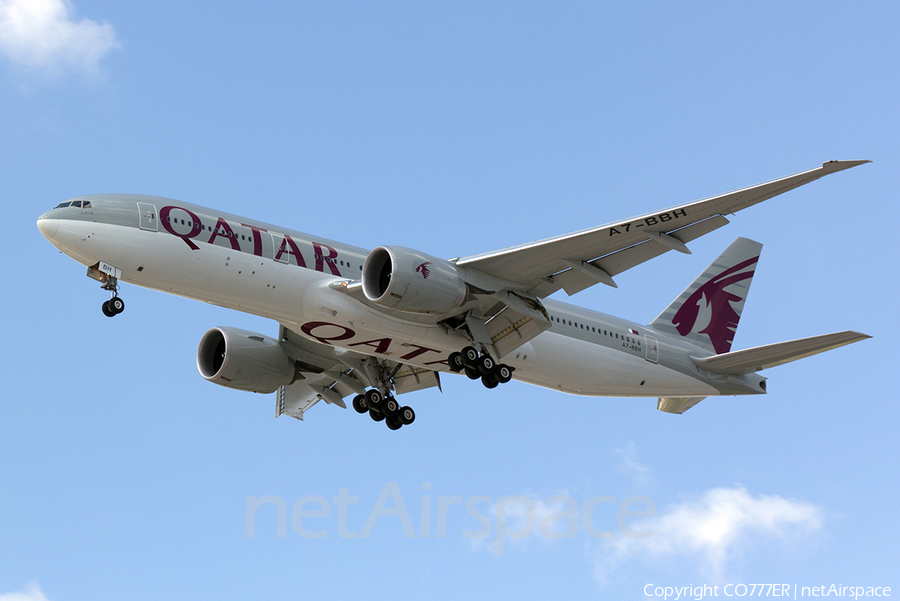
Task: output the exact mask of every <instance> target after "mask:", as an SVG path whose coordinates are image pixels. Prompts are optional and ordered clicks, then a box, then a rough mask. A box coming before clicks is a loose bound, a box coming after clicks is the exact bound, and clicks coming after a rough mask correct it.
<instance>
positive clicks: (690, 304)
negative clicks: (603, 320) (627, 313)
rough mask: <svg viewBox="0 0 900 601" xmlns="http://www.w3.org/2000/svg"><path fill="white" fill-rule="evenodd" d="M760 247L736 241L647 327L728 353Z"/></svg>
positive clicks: (740, 240) (745, 240)
mask: <svg viewBox="0 0 900 601" xmlns="http://www.w3.org/2000/svg"><path fill="white" fill-rule="evenodd" d="M761 250H762V244H760V243H759V242H754V241H753V240H749V239H747V238H738V239H737V240H735V241H734V242H732V243H731V246H729V247H728V248H726V249H725V252H723V253H722V254H721V255H719V257H718V258H717V259H716V260H715V261H713V262H712V263H711V264H710V265H709V267H707V268H706V269H705V270H704V271H703V273H702V274H701V275H700V277H698V278H697V279H696V280H694V281H693V283H691V285H690V286H688V287H687V288H686V289H685V291H684V292H682V293H681V294H680V295H679V296H678V298H677V299H675V301H674V302H673V303H672V304H671V305H669V306H668V307H666V309H665V311H663V312H662V313H660V314H659V316H658V317H657V318H656V319H654V320H653V321H652V322H650V327H652V328H654V329H656V330H658V331H660V332H664V333H666V334H669V335H670V336H681V337H683V338H686V339H688V340H689V341H690V342H692V343H693V344H696V345H698V346H700V347H703V348H705V349H708V350H710V351H713V352H715V353H727V352H728V351H730V350H731V343H732V341H733V340H734V333H735V330H737V326H738V321H739V320H740V319H741V311H743V309H744V301H745V300H747V293H748V292H749V291H750V282H751V281H752V280H753V273H754V272H755V271H756V263H757V261H759V253H760V251H761Z"/></svg>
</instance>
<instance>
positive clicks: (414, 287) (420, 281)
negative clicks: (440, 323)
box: [362, 246, 466, 315]
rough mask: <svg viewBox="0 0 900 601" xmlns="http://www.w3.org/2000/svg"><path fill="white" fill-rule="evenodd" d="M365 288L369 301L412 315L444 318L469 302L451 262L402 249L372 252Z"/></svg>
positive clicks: (364, 278)
mask: <svg viewBox="0 0 900 601" xmlns="http://www.w3.org/2000/svg"><path fill="white" fill-rule="evenodd" d="M362 286H363V293H364V294H365V295H366V298H367V299H369V300H370V301H372V302H374V303H378V304H379V305H382V306H384V307H391V308H394V309H399V310H400V311H407V312H410V313H431V314H437V315H443V314H445V313H449V312H450V310H451V309H453V308H454V307H458V306H460V305H462V304H463V303H464V302H465V299H466V284H465V282H463V280H462V278H460V277H459V274H458V273H457V271H456V267H455V266H454V265H453V264H452V263H450V262H449V261H445V260H444V259H438V258H437V257H432V256H430V255H426V254H425V253H422V252H419V251H417V250H413V249H411V248H403V247H402V246H379V247H378V248H376V249H375V250H373V251H372V252H370V253H369V256H368V257H366V262H365V264H364V265H363V273H362Z"/></svg>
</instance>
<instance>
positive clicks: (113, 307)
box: [109, 296, 125, 315]
mask: <svg viewBox="0 0 900 601" xmlns="http://www.w3.org/2000/svg"><path fill="white" fill-rule="evenodd" d="M109 310H110V311H112V312H113V315H118V314H119V313H121V312H122V311H124V310H125V301H123V300H122V299H121V298H119V297H118V296H114V297H113V298H111V299H110V300H109Z"/></svg>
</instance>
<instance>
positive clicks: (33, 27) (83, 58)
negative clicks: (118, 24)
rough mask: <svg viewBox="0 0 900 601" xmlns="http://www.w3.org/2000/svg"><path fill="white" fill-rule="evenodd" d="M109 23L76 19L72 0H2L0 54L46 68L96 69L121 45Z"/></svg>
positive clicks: (16, 60) (25, 64)
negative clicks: (99, 63)
mask: <svg viewBox="0 0 900 601" xmlns="http://www.w3.org/2000/svg"><path fill="white" fill-rule="evenodd" d="M118 47H119V43H118V41H117V40H116V33H115V31H114V30H113V26H112V25H110V24H109V23H105V22H104V23H97V22H96V21H91V20H90V19H87V18H82V19H80V20H76V15H75V7H74V6H73V5H72V3H71V2H69V0H0V55H2V56H3V57H5V58H6V59H8V60H9V61H11V62H13V63H16V64H19V65H23V66H25V67H29V68H37V69H42V70H45V71H51V72H56V71H64V70H73V71H93V70H95V69H96V68H97V64H98V62H99V61H100V59H101V58H103V57H104V56H105V55H106V54H107V53H109V52H110V51H111V50H113V49H114V48H118Z"/></svg>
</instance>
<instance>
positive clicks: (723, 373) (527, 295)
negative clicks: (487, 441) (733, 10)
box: [37, 161, 869, 430]
mask: <svg viewBox="0 0 900 601" xmlns="http://www.w3.org/2000/svg"><path fill="white" fill-rule="evenodd" d="M867 162H868V161H831V162H828V163H824V164H823V165H822V166H821V167H817V168H815V169H811V170H809V171H805V172H803V173H799V174H797V175H792V176H789V177H785V178H782V179H779V180H775V181H772V182H768V183H765V184H760V185H757V186H753V187H751V188H746V189H743V190H738V191H736V192H730V193H728V194H723V195H721V196H716V197H713V198H709V199H706V200H701V201H697V202H692V203H688V204H683V205H680V206H676V207H673V208H670V209H665V210H661V211H656V212H653V213H648V214H645V215H640V216H638V217H633V218H631V219H627V220H624V221H616V222H613V223H610V224H608V225H603V226H600V227H594V228H591V229H587V230H582V231H579V232H574V233H571V234H566V235H564V236H558V237H555V238H548V239H546V240H541V241H538V242H531V243H528V244H523V245H521V246H515V247H511V248H506V249H503V250H498V251H495V252H489V253H485V254H480V255H474V256H469V257H465V258H455V259H449V260H447V259H442V258H439V257H433V256H431V255H429V254H426V253H424V252H421V251H418V250H413V249H410V248H403V247H399V246H380V247H378V248H376V249H374V250H372V251H367V250H364V249H362V248H358V247H355V246H351V245H348V244H345V243H342V242H335V241H333V240H327V239H325V238H320V237H317V236H312V235H309V234H304V233H301V232H297V231H294V230H290V229H287V228H284V227H279V226H275V225H270V224H267V223H261V222H259V221H255V220H252V219H247V218H244V217H238V216H236V215H229V214H227V213H222V212H220V211H216V210H213V209H207V208H204V207H200V206H196V205H193V204H188V203H186V202H181V201H177V200H172V199H169V198H160V197H156V196H143V195H134V194H98V195H90V196H79V197H77V198H73V199H71V200H67V201H66V202H63V203H60V204H59V205H58V206H57V207H56V208H54V209H52V210H51V211H48V212H47V213H44V214H43V215H41V216H40V218H39V219H38V222H37V225H38V229H39V230H40V231H41V233H42V234H43V235H44V236H45V237H46V238H47V240H49V241H50V242H51V243H52V244H53V245H54V246H56V247H57V248H59V249H60V250H61V251H62V252H64V253H65V254H67V255H69V256H70V257H72V258H73V259H75V260H76V261H78V262H79V263H82V264H83V265H85V266H87V275H88V276H90V277H91V278H94V279H95V280H98V281H99V282H100V283H101V284H102V287H103V288H104V289H105V290H108V291H109V293H110V299H109V300H107V301H105V302H104V303H103V307H102V309H103V313H104V314H105V315H107V316H108V317H114V316H115V315H118V314H119V313H121V312H122V311H123V310H124V309H125V303H124V301H123V300H122V298H121V297H120V296H119V294H118V292H119V284H120V283H122V282H126V283H129V284H136V285H138V286H143V287H145V288H152V289H154V290H161V291H163V292H169V293H172V294H177V295H179V296H184V297H187V298H192V299H196V300H200V301H205V302H207V303H212V304H216V305H221V306H223V307H228V308H231V309H235V310H238V311H244V312H247V313H253V314H254V315H260V316H263V317H267V318H270V319H274V320H276V321H277V322H278V323H279V324H280V327H279V333H278V337H277V338H272V337H269V336H266V335H263V334H258V333H256V332H249V331H246V330H240V329H236V328H229V327H216V328H212V329H211V330H209V331H208V332H206V334H205V335H204V336H203V337H202V339H201V340H200V345H199V348H198V349H197V368H198V369H199V371H200V374H201V375H202V376H203V377H204V378H206V379H207V380H209V381H210V382H214V383H216V384H220V385H222V386H227V387H229V388H236V389H239V390H246V391H252V392H259V393H273V392H274V393H276V416H278V415H289V416H291V417H295V418H298V419H303V415H304V413H305V412H306V411H307V410H309V408H310V407H312V406H313V405H315V404H316V403H317V402H318V401H319V400H324V401H325V402H326V403H327V404H330V405H336V406H339V407H343V408H346V404H345V403H344V398H346V397H348V396H350V395H353V401H352V405H353V407H354V409H356V411H358V412H359V413H368V414H369V415H370V416H371V417H372V419H374V420H375V421H385V422H386V423H387V425H388V427H389V428H391V429H392V430H396V429H399V428H400V427H402V426H403V425H407V424H410V423H412V422H413V420H414V419H415V412H414V411H413V410H412V408H410V407H409V406H401V405H400V404H399V403H398V402H397V400H396V399H395V395H400V394H404V393H407V392H412V391H415V390H420V389H423V388H429V387H433V386H437V387H440V374H441V373H442V372H443V373H447V372H452V373H464V374H465V375H466V376H468V377H469V378H471V379H473V380H477V379H480V380H481V382H482V383H483V384H484V385H485V386H486V387H488V388H494V387H496V386H498V385H499V384H503V383H505V382H508V381H510V380H511V379H515V380H519V381H521V382H527V383H529V384H536V385H538V386H543V387H546V388H552V389H555V390H560V391H563V392H567V393H571V394H579V395H588V396H617V397H618V396H622V397H659V401H658V403H657V408H658V409H660V410H661V411H666V412H669V413H684V412H685V411H687V410H688V409H690V408H691V407H693V406H694V405H696V404H697V403H699V402H700V401H701V400H703V399H704V398H706V397H709V396H719V395H745V394H763V393H765V392H766V379H765V378H764V377H762V376H760V375H759V374H758V373H757V372H758V371H760V370H763V369H766V368H769V367H774V366H776V365H781V364H783V363H787V362H790V361H794V360H796V359H801V358H803V357H808V356H810V355H814V354H816V353H820V352H823V351H827V350H830V349H834V348H837V347H839V346H843V345H846V344H850V343H852V342H857V341H859V340H863V339H865V338H869V336H866V335H865V334H860V333H857V332H852V331H846V332H838V333H834V334H825V335H821V336H814V337H812V338H804V339H799V340H791V341H788V342H781V343H776V344H770V345H766V346H761V347H756V348H750V349H744V350H738V351H732V350H731V344H732V340H733V338H734V333H735V329H736V328H737V325H738V320H739V319H740V316H741V311H742V309H743V306H744V300H745V299H746V297H747V292H748V290H749V288H750V282H751V279H752V278H753V274H754V272H755V270H756V263H757V261H758V259H759V253H760V249H761V248H762V245H761V244H759V243H758V242H754V241H752V240H748V239H746V238H738V239H737V240H735V242H734V243H732V244H731V245H730V246H729V247H728V248H727V249H726V250H725V251H724V252H723V253H722V254H721V255H720V256H719V257H718V258H717V259H716V260H715V261H713V262H712V263H711V264H710V265H709V267H707V268H706V270H705V271H703V273H702V274H701V275H700V276H699V277H698V278H697V279H696V280H694V282H693V283H692V284H691V285H690V286H688V287H687V288H686V289H685V290H684V292H682V293H681V295H680V296H679V297H678V298H677V299H675V300H674V301H673V302H672V303H671V304H670V305H669V306H668V307H666V308H665V309H664V310H663V311H662V313H660V314H659V316H658V317H657V318H656V319H654V320H653V321H651V322H650V323H649V324H647V325H642V324H638V323H633V322H630V321H627V320H625V319H620V318H618V317H613V316H610V315H606V314H603V313H599V312H597V311H591V310H589V309H584V308H581V307H577V306H574V305H570V304H567V303H564V302H560V301H558V300H552V299H548V298H547V297H549V296H550V295H552V294H553V293H554V292H557V291H558V290H564V291H565V292H566V293H568V294H569V295H573V294H575V293H577V292H579V291H581V290H584V289H586V288H588V287H590V286H593V285H594V284H598V283H599V284H605V285H607V286H616V283H615V281H614V277H615V276H616V275H618V274H620V273H622V272H623V271H625V270H627V269H631V268H632V267H635V266H637V265H639V264H641V263H643V262H645V261H648V260H650V259H652V258H654V257H657V256H659V255H661V254H663V253H665V252H668V251H670V250H675V251H679V252H682V253H690V251H689V250H688V247H687V244H688V243H689V242H691V241H692V240H695V239H696V238H699V237H700V236H703V235H704V234H708V233H709V232H711V231H713V230H715V229H718V228H720V227H722V226H724V225H725V224H727V223H728V220H727V219H726V218H725V216H726V215H729V214H733V213H735V212H737V211H739V210H741V209H745V208H747V207H749V206H751V205H755V204H757V203H760V202H762V201H764V200H767V199H769V198H772V197H774V196H777V195H779V194H782V193H784V192H787V191H788V190H792V189H794V188H797V187H799V186H802V185H804V184H807V183H810V182H812V181H813V180H816V179H819V178H820V177H823V176H825V175H829V174H831V173H835V172H837V171H842V170H844V169H849V168H851V167H855V166H857V165H861V164H863V163H867Z"/></svg>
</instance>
